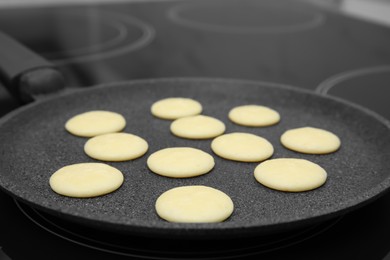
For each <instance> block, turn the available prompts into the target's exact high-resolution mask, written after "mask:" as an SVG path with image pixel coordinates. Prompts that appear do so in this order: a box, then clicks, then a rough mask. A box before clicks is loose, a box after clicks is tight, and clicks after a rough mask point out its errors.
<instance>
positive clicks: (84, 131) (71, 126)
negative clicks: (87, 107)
mask: <svg viewBox="0 0 390 260" xmlns="http://www.w3.org/2000/svg"><path fill="white" fill-rule="evenodd" d="M125 126H126V120H125V118H124V117H123V116H122V115H121V114H118V113H115V112H111V111H103V110H93V111H88V112H85V113H81V114H78V115H76V116H74V117H72V118H70V119H69V120H68V121H67V122H66V124H65V128H66V130H68V132H69V133H71V134H73V135H77V136H81V137H92V136H96V135H101V134H107V133H114V132H119V131H121V130H123V129H124V128H125Z"/></svg>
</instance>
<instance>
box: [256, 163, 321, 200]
mask: <svg viewBox="0 0 390 260" xmlns="http://www.w3.org/2000/svg"><path fill="white" fill-rule="evenodd" d="M254 175H255V178H256V180H257V181H258V182H259V183H261V184H263V185H264V186H266V187H269V188H271V189H275V190H280V191H289V192H301V191H308V190H313V189H316V188H318V187H320V186H321V185H323V184H324V183H325V181H326V179H327V173H326V171H325V170H324V169H323V168H322V167H321V166H319V165H318V164H315V163H313V162H310V161H308V160H305V159H295V158H280V159H272V160H267V161H265V162H262V163H260V164H259V165H258V166H257V167H256V169H255V172H254Z"/></svg>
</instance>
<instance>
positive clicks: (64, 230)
mask: <svg viewBox="0 0 390 260" xmlns="http://www.w3.org/2000/svg"><path fill="white" fill-rule="evenodd" d="M14 202H15V204H16V206H17V207H18V209H19V210H20V211H21V212H22V213H23V214H24V215H25V216H26V217H27V218H28V219H29V220H31V221H32V222H33V223H34V224H36V225H38V226H39V227H40V228H42V229H44V230H46V231H48V232H49V233H51V234H53V235H56V236H58V237H60V238H62V239H65V240H67V241H70V242H73V243H76V244H78V245H80V246H84V247H88V248H92V249H95V250H99V251H103V252H106V253H111V254H115V255H122V256H131V257H138V258H140V259H205V258H207V259H237V257H248V256H254V255H260V254H262V253H266V252H271V251H275V250H279V249H282V248H285V247H289V246H293V245H295V244H298V243H301V242H303V241H305V240H307V239H310V238H313V237H315V236H317V235H319V234H321V233H323V232H326V231H327V230H328V229H330V228H332V227H333V226H334V225H336V224H337V223H338V222H339V221H340V220H341V219H342V218H343V216H341V217H338V218H335V219H331V220H328V221H325V222H322V223H320V224H317V225H313V226H309V227H306V228H303V229H299V230H295V231H289V232H288V233H282V234H276V235H270V236H263V237H261V236H260V237H249V238H240V239H239V240H236V241H234V240H232V241H229V240H227V241H225V242H228V244H229V246H227V247H226V246H223V247H221V248H220V247H219V246H218V245H215V244H214V243H213V244H212V245H210V243H208V241H207V240H206V241H203V240H202V241H200V242H199V243H201V244H196V241H195V246H193V247H189V245H191V243H186V242H185V241H181V242H180V241H176V240H173V241H171V242H173V243H172V245H173V246H172V247H169V246H168V247H167V245H168V244H169V243H164V245H163V246H160V247H159V246H157V245H159V244H160V243H157V242H158V241H159V240H158V239H157V238H147V237H137V236H132V235H125V234H118V233H110V232H108V231H103V230H102V231H99V230H94V229H90V228H88V227H84V226H81V225H79V224H76V223H72V222H67V221H65V220H62V219H58V218H56V217H55V216H52V215H49V214H46V213H44V212H40V211H38V210H35V209H34V208H32V207H29V206H27V205H25V204H23V203H20V202H18V201H17V200H14ZM125 242H128V243H127V244H126V243H125ZM154 242H156V243H154ZM165 242H169V241H168V240H167V241H165ZM241 242H242V243H241ZM178 243H184V244H183V246H185V248H181V247H180V246H179V245H178Z"/></svg>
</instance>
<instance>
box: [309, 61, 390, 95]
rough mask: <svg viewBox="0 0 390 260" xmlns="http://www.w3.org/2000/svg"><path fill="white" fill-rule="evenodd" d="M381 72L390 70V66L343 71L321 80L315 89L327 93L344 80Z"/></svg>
mask: <svg viewBox="0 0 390 260" xmlns="http://www.w3.org/2000/svg"><path fill="white" fill-rule="evenodd" d="M381 72H390V66H388V65H384V66H378V67H369V68H363V69H358V70H351V71H346V72H342V73H339V74H336V75H334V76H332V77H330V78H328V79H326V80H324V81H323V82H321V83H320V84H319V85H318V86H317V88H316V90H315V91H316V92H317V93H320V94H323V95H326V94H328V92H329V91H330V90H331V89H332V88H334V87H335V86H337V84H339V83H341V82H343V81H346V80H348V79H351V78H355V77H359V76H365V75H368V74H373V73H381Z"/></svg>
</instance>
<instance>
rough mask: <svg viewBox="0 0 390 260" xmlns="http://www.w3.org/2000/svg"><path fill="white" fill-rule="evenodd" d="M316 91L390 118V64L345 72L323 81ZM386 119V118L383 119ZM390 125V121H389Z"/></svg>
mask: <svg viewBox="0 0 390 260" xmlns="http://www.w3.org/2000/svg"><path fill="white" fill-rule="evenodd" d="M316 91H317V92H318V93H320V94H323V95H326V94H328V95H329V94H330V95H332V96H337V97H340V98H344V99H347V100H350V101H352V102H353V103H357V104H359V105H361V106H363V107H366V108H368V109H369V110H370V111H375V112H376V113H378V114H380V115H381V116H384V117H385V118H387V119H390V111H389V106H388V97H389V95H390V66H389V65H385V66H378V67H369V68H363V69H358V70H353V71H347V72H343V73H340V74H337V75H334V76H333V77H330V78H329V79H327V80H325V81H323V82H322V83H320V84H319V85H318V87H317V88H316ZM381 120H383V121H386V120H385V119H381ZM388 124H389V125H390V123H388Z"/></svg>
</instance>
